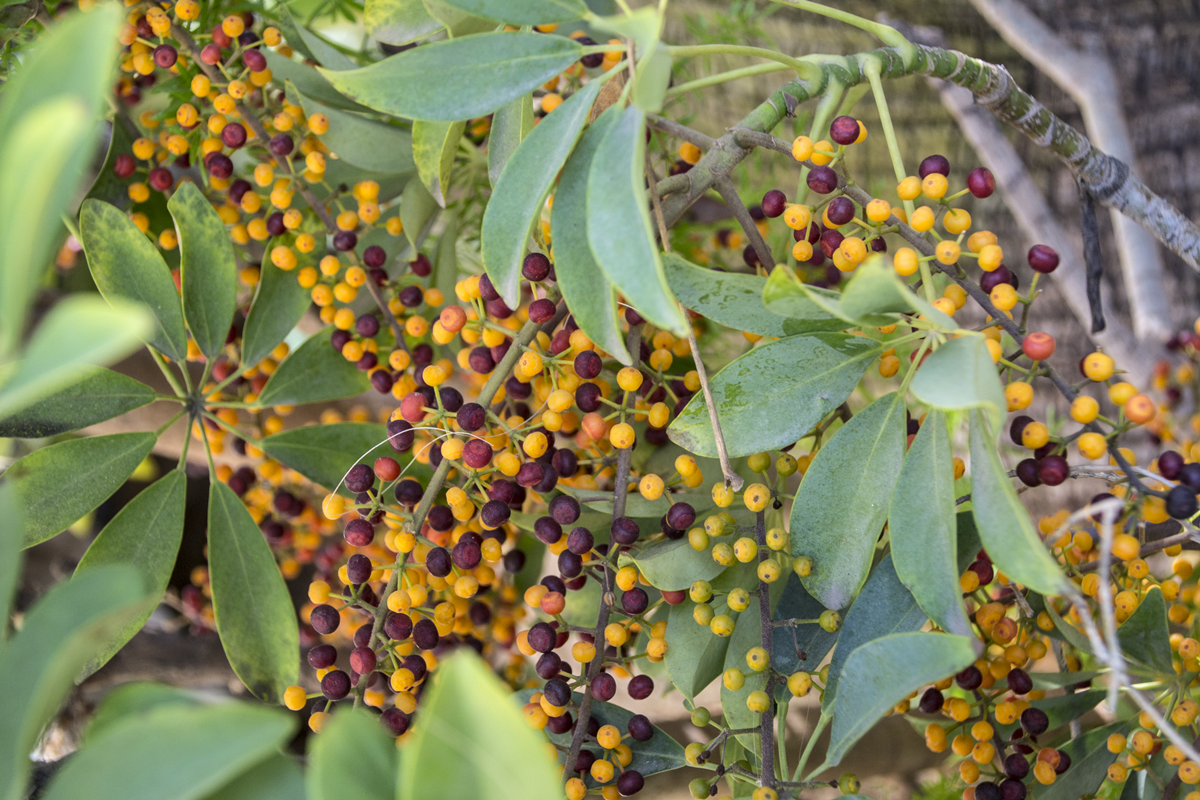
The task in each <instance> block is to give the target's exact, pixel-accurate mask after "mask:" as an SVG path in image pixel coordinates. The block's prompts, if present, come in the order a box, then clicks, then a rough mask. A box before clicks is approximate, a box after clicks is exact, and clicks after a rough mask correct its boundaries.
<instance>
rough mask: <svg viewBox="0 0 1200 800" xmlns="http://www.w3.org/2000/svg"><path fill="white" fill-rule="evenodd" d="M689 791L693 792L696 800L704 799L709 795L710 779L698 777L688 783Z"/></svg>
mask: <svg viewBox="0 0 1200 800" xmlns="http://www.w3.org/2000/svg"><path fill="white" fill-rule="evenodd" d="M688 791H689V792H691V793H692V797H694V798H696V800H704V798H706V797H708V781H706V780H704V778H696V779H695V780H694V781H692V782H691V783H689V784H688Z"/></svg>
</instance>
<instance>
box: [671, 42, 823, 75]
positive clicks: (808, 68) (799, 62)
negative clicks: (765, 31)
mask: <svg viewBox="0 0 1200 800" xmlns="http://www.w3.org/2000/svg"><path fill="white" fill-rule="evenodd" d="M667 50H668V51H669V52H670V53H671V55H672V56H674V57H676V58H693V57H695V56H709V55H730V56H751V57H753V58H765V59H767V60H768V61H775V62H777V63H779V64H783V65H785V66H787V67H791V68H792V69H794V70H795V71H796V74H797V75H799V76H800V79H801V80H805V81H814V80H819V79H820V75H821V68H820V67H819V66H817V65H816V64H813V63H812V62H811V61H805V60H803V59H799V58H792V57H791V56H785V55H784V54H783V53H776V52H775V51H774V50H768V49H767V48H765V47H750V46H748V45H738V44H695V45H686V46H684V45H676V46H673V47H669V48H667Z"/></svg>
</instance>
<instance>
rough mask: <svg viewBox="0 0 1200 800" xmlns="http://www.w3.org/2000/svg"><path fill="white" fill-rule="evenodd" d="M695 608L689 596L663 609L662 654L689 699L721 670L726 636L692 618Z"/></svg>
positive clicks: (726, 641)
mask: <svg viewBox="0 0 1200 800" xmlns="http://www.w3.org/2000/svg"><path fill="white" fill-rule="evenodd" d="M710 560H711V559H710ZM695 608H696V604H695V603H693V602H692V601H691V600H687V601H685V602H683V603H680V604H679V605H677V606H671V610H670V611H669V612H668V613H667V654H666V655H665V656H664V657H663V665H664V666H665V667H666V668H667V674H668V675H669V676H670V677H671V683H673V684H674V685H675V688H676V689H678V690H679V691H681V692H683V696H684V697H686V698H687V699H689V700H693V699H695V697H696V695H698V694H700V692H701V691H702V690H703V689H704V688H705V687H707V686H708V685H709V684H710V683H712V682H713V681H714V680H716V678H717V676H719V675H720V674H721V671H722V670H723V669H724V668H725V653H726V651H728V650H729V639H728V638H726V637H724V636H714V635H713V632H712V631H711V630H709V628H708V626H706V625H700V624H699V623H697V622H696V620H695V619H694V618H693V617H692V614H693V613H694V612H695ZM737 613H738V612H736V611H733V612H730V616H731V617H734V619H735V620H736V618H737Z"/></svg>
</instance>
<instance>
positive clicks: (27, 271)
mask: <svg viewBox="0 0 1200 800" xmlns="http://www.w3.org/2000/svg"><path fill="white" fill-rule="evenodd" d="M96 11H97V13H95V14H79V15H74V16H70V17H68V18H66V19H64V20H63V21H61V22H58V23H55V24H54V25H52V26H50V27H49V29H48V31H47V33H46V34H45V35H44V36H42V37H40V39H39V40H38V41H37V42H35V43H34V44H33V46H31V47H28V48H24V52H23V53H22V57H21V68H20V69H19V70H16V71H15V72H14V73H13V74H12V76H11V78H10V79H9V80H7V81H6V82H5V84H4V100H3V102H2V103H0V357H3V356H5V355H7V354H10V353H11V352H12V351H13V350H14V349H15V346H16V343H17V342H18V341H19V340H20V338H21V336H22V334H23V333H24V327H25V319H26V313H27V312H28V310H29V302H30V300H32V298H33V294H34V292H35V291H36V290H37V287H38V285H39V283H40V282H41V279H42V277H43V276H44V275H45V272H46V269H47V267H48V266H49V264H50V259H51V256H52V255H53V252H54V248H55V247H56V246H57V245H58V244H59V243H60V242H61V241H62V238H63V236H64V235H65V231H64V228H63V224H62V217H61V215H62V213H63V212H64V211H68V204H69V203H71V202H72V200H73V198H74V197H75V196H76V192H78V191H79V190H80V189H81V188H82V187H80V185H79V184H80V181H81V179H82V178H83V174H84V170H85V169H86V168H87V167H88V165H89V164H90V163H91V160H92V157H93V152H92V151H93V146H94V142H95V140H96V134H97V133H98V128H97V126H96V124H95V122H94V120H95V119H96V116H97V115H98V113H99V110H100V106H101V104H102V103H103V102H104V98H105V97H106V96H107V95H108V94H109V92H110V91H111V89H110V84H109V76H110V74H111V72H112V66H113V62H114V60H115V58H116V53H117V44H116V41H115V38H114V37H115V36H116V29H117V27H118V26H119V24H120V21H121V14H120V12H119V10H118V9H116V8H110V7H105V8H100V9H97V10H96Z"/></svg>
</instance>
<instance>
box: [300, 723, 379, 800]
mask: <svg viewBox="0 0 1200 800" xmlns="http://www.w3.org/2000/svg"><path fill="white" fill-rule="evenodd" d="M308 743H309V747H308V797H309V800H342V798H345V797H354V798H356V800H392V797H393V796H394V795H395V787H396V760H397V759H396V755H397V753H396V740H395V739H394V738H392V737H391V736H388V735H387V734H386V733H385V732H384V730H383V725H381V724H380V722H379V719H378V717H374V716H372V715H370V714H368V713H367V712H365V711H357V710H353V709H346V710H345V711H343V712H342V713H340V714H334V715H333V719H332V720H330V722H329V725H328V726H327V727H326V728H325V729H324V730H322V731H321V735H320V736H312V737H309V740H308Z"/></svg>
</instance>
